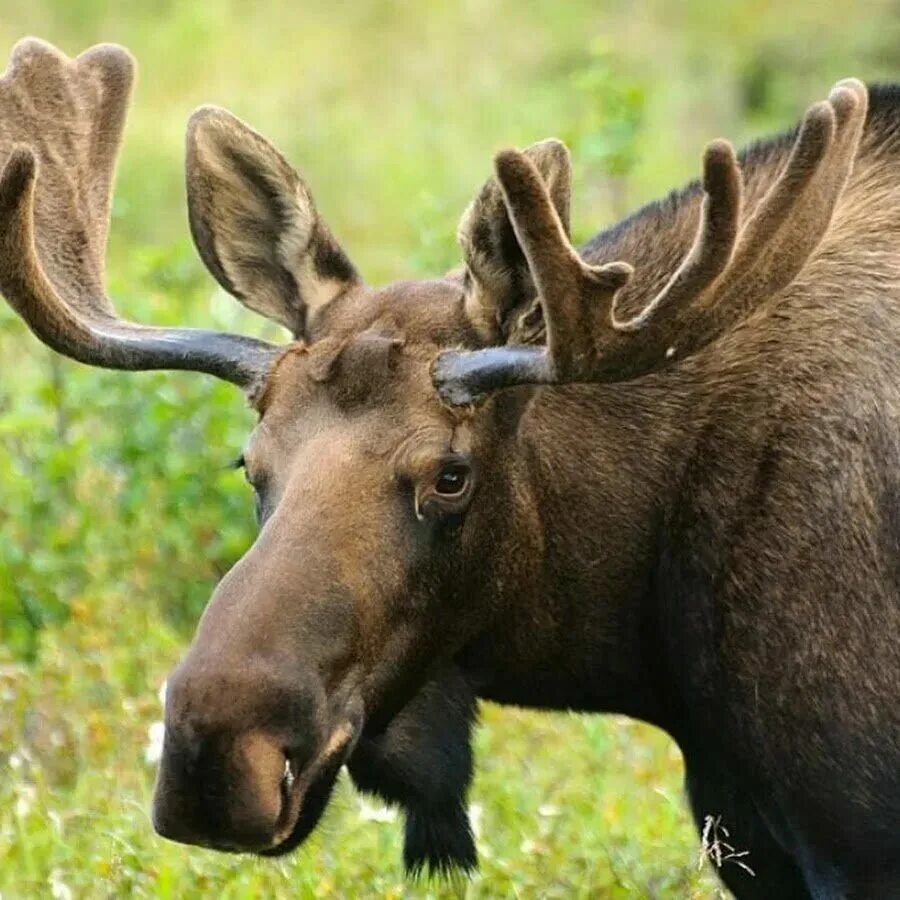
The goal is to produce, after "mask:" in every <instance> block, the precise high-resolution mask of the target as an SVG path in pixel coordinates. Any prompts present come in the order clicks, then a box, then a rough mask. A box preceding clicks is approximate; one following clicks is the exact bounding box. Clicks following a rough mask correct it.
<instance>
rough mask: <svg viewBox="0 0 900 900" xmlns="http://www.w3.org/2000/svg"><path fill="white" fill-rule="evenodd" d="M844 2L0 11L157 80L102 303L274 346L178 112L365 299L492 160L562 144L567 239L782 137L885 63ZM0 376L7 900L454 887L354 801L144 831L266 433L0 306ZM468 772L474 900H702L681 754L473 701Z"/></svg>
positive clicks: (881, 15) (653, 742)
mask: <svg viewBox="0 0 900 900" xmlns="http://www.w3.org/2000/svg"><path fill="white" fill-rule="evenodd" d="M855 9H856V11H857V15H856V16H854V17H851V16H849V15H843V14H842V15H841V16H839V17H838V16H831V14H830V13H829V12H828V11H827V10H825V9H824V8H823V6H822V4H821V3H820V2H818V0H800V2H794V3H791V4H784V3H780V4H778V3H772V2H763V0H732V2H724V3H719V4H716V6H715V14H711V13H710V5H709V3H708V2H707V0H686V2H684V3H678V4H672V3H667V2H664V0H644V2H641V3H634V2H625V0H600V2H598V0H572V2H567V3H566V4H561V3H559V2H557V0H536V2H534V3H530V4H521V3H516V2H514V0H461V2H458V3H453V4H446V3H440V2H438V0H422V2H420V3H417V4H416V5H415V6H414V7H410V6H407V5H405V4H395V3H390V2H387V0H366V2H355V3H344V4H340V3H334V2H324V0H307V2H303V3H299V4H298V3H297V2H295V0H271V2H263V3H259V4H253V5H251V4H247V3H244V2H238V0H203V2H200V0H195V2H175V0H144V2H131V3H124V2H123V3H118V4H114V3H107V2H104V0H30V2H23V0H0V47H2V48H7V47H9V46H11V45H12V43H14V42H15V41H16V40H17V39H19V38H20V37H22V36H24V35H25V34H29V33H32V34H38V35H40V36H42V37H45V38H47V39H48V40H51V41H53V42H55V43H57V44H58V45H60V46H61V47H62V48H63V49H64V50H66V51H67V52H69V53H76V52H78V51H79V50H81V49H83V48H85V47H87V46H89V45H90V44H92V43H95V42H98V41H103V40H112V41H118V42H120V43H123V44H125V45H127V46H128V47H130V48H131V49H132V51H133V52H134V53H135V54H136V56H137V57H138V60H139V63H140V67H141V76H140V79H139V84H138V88H137V91H136V95H135V107H134V110H133V114H132V117H131V120H130V124H129V127H128V131H127V134H126V146H125V151H124V155H123V159H122V165H121V168H120V177H119V184H118V189H117V193H116V200H115V207H114V221H113V225H112V232H113V237H112V244H111V248H110V290H111V294H112V296H114V297H115V298H116V301H117V303H118V304H119V306H120V307H121V309H122V310H123V311H124V312H126V313H127V314H128V315H131V316H134V317H136V318H140V319H143V320H146V321H154V322H159V323H166V322H172V323H176V322H177V323H184V324H194V325H201V324H202V325H212V326H214V327H221V328H230V329H236V330H243V331H245V332H247V333H253V334H260V335H265V336H268V337H275V338H278V337H279V331H278V329H277V328H276V327H275V326H272V325H270V324H266V323H264V322H261V321H260V320H258V319H255V318H254V317H252V316H250V315H249V314H247V313H245V312H243V311H242V310H240V308H239V307H238V306H237V304H235V303H233V302H231V301H230V300H229V299H228V298H227V297H225V296H224V295H223V294H222V293H221V292H220V291H217V290H214V286H213V283H212V281H211V279H210V278H209V277H208V276H207V275H206V274H205V273H204V271H203V269H202V267H201V265H200V263H199V262H198V261H197V259H196V257H195V255H194V253H193V251H192V249H191V248H190V246H189V243H188V241H187V236H186V235H187V229H186V217H185V211H184V200H183V183H182V179H183V174H182V166H183V133H184V124H185V121H186V119H187V117H188V115H189V113H190V111H191V110H192V109H193V108H194V107H195V106H197V105H199V104H201V103H208V102H212V103H218V104H221V105H224V106H228V107H230V108H231V109H233V110H234V111H235V112H236V113H238V114H239V115H241V116H243V117H244V118H246V119H247V120H248V121H249V122H250V123H251V124H253V125H254V126H255V127H257V128H258V129H259V130H261V131H263V132H264V133H266V134H268V135H270V136H271V137H272V138H273V139H274V140H275V141H276V142H277V143H278V144H280V146H281V147H282V148H283V149H284V150H285V152H286V153H287V155H288V156H289V157H290V158H291V159H292V160H293V161H294V162H295V163H296V164H297V165H298V166H299V167H300V168H301V169H302V170H303V172H304V173H305V174H306V175H307V177H308V179H309V181H310V183H311V185H312V187H313V190H314V192H315V195H316V197H317V199H318V201H319V205H320V207H321V209H322V210H323V212H324V213H325V215H326V217H327V218H328V219H329V221H330V222H331V224H332V226H333V228H334V231H335V232H336V234H337V235H339V236H340V238H341V239H342V241H343V242H344V243H345V245H346V247H347V249H348V250H349V251H350V254H351V256H352V257H353V258H354V260H355V261H356V262H357V264H358V266H359V268H360V269H361V271H362V272H363V273H364V274H365V276H366V277H367V278H368V279H369V280H370V281H373V282H375V283H378V282H383V281H386V280H390V279H394V278H402V277H415V276H419V275H422V274H435V273H438V272H440V271H442V270H444V269H446V268H449V267H451V266H452V265H454V264H455V263H456V261H457V258H458V254H457V251H456V249H455V246H454V239H453V235H454V230H455V226H456V222H457V220H458V218H459V215H460V213H461V212H462V210H463V208H464V206H465V205H466V203H467V202H468V200H469V199H470V198H471V196H472V195H473V193H474V192H475V190H476V189H477V188H478V186H479V185H480V184H481V182H482V181H483V179H484V178H485V177H486V176H487V174H488V173H489V171H490V160H491V155H492V153H493V152H494V151H495V150H496V149H498V148H499V147H502V146H505V145H509V144H520V145H521V144H525V143H529V142H531V141H534V140H538V139H540V138H543V137H546V136H548V135H553V134H555V135H558V136H560V137H562V138H564V139H566V140H567V141H568V142H569V143H570V144H571V146H572V148H573V150H574V153H575V166H576V169H575V194H574V197H575V202H574V216H575V230H576V234H577V235H579V236H587V235H588V234H590V233H592V232H593V231H594V230H596V229H597V228H598V227H600V226H602V225H604V224H606V223H609V222H611V221H614V220H615V219H616V218H617V217H619V216H621V215H622V214H623V213H625V212H627V211H628V210H629V209H631V208H634V207H635V206H637V205H638V204H639V203H641V202H643V201H645V200H648V199H650V198H652V197H654V196H657V195H659V194H660V193H662V192H664V191H665V190H667V189H669V188H670V187H673V186H675V185H677V184H679V183H680V182H682V181H684V180H685V179H687V178H692V177H694V175H695V174H696V173H697V166H698V160H699V157H700V151H701V148H702V146H703V144H704V143H705V142H706V141H707V140H709V139H710V138H712V137H714V136H717V135H719V134H726V135H728V136H730V137H732V138H734V139H736V140H739V141H740V140H745V139H748V138H751V137H754V136H758V135H760V134H763V133H765V132H766V131H769V130H771V129H773V128H781V127H784V126H785V125H787V124H790V123H791V122H792V121H793V120H794V119H795V117H796V116H797V115H798V114H799V112H800V111H801V110H802V108H803V107H804V106H805V105H807V104H808V103H809V102H811V101H813V100H815V99H817V98H819V97H822V96H824V94H825V92H826V91H827V89H828V87H829V85H830V84H831V83H832V82H833V81H834V80H836V79H837V78H840V77H843V76H845V75H850V74H853V75H859V76H861V77H864V78H885V77H891V76H896V74H897V72H898V70H900V16H897V14H896V2H895V0H872V2H868V3H866V4H857V5H856V7H855ZM3 52H5V50H4V51H3ZM0 372H2V374H0V462H2V464H0V708H2V715H0V765H2V766H3V775H2V777H0V894H2V898H3V900H10V898H31V897H37V896H48V895H53V896H56V897H61V898H65V897H68V896H70V894H69V892H71V896H72V897H90V898H94V897H117V898H118V897H130V896H134V897H158V898H168V897H172V898H175V897H178V898H180V897H196V896H207V895H208V896H214V897H225V898H229V897H234V898H238V897H241V898H243V897H257V896H281V897H295V896H299V897H329V896H339V897H356V896H372V897H399V896H414V895H417V894H420V895H430V896H455V895H456V894H457V893H458V892H459V885H451V884H443V883H432V884H428V883H420V884H418V885H410V884H408V883H407V882H405V881H404V878H403V874H402V869H401V866H400V845H401V828H400V824H399V823H398V822H397V821H386V822H383V821H369V820H368V819H371V818H372V816H371V815H369V814H367V813H366V812H365V810H361V807H360V801H359V798H358V797H357V796H356V795H355V794H354V792H353V790H352V788H351V787H350V786H349V785H348V784H346V783H342V784H341V785H340V787H339V790H338V792H337V796H336V799H335V801H334V803H333V804H332V807H331V809H330V811H329V813H328V814H327V816H326V819H325V821H324V823H323V825H322V826H321V828H320V829H319V830H318V831H317V833H316V834H315V836H314V837H313V839H312V840H311V841H310V842H309V844H308V845H307V846H305V847H304V848H303V849H302V850H300V851H299V852H298V853H297V854H296V855H295V856H294V857H292V858H291V859H289V860H287V861H283V862H263V861H259V860H253V859H245V858H230V857H224V856H219V855H215V854H212V853H206V852H203V851H199V850H191V849H187V848H183V847H179V846H176V845H174V844H169V843H166V842H164V841H162V840H159V839H157V838H156V837H154V835H153V833H152V829H151V827H150V823H149V819H148V808H149V800H150V793H151V789H152V781H153V767H152V765H150V764H148V763H147V762H146V761H145V757H144V754H145V748H146V746H147V743H148V731H149V729H150V727H151V725H152V724H153V723H154V722H156V721H158V720H159V718H160V712H161V711H160V707H159V702H158V700H157V696H156V694H157V691H158V688H159V685H160V683H161V682H162V680H163V679H164V677H165V675H166V673H167V672H168V671H169V669H170V668H171V667H172V665H173V664H174V663H175V662H176V660H177V659H178V657H179V655H180V654H181V653H182V652H183V650H184V648H185V647H186V645H187V643H188V641H189V640H190V635H191V633H192V630H193V627H194V625H195V623H196V620H197V617H198V615H199V613H200V611H201V610H202V608H203V604H204V603H205V602H206V599H207V598H208V597H209V594H210V593H211V591H212V588H213V586H214V584H215V582H216V580H217V579H218V578H219V577H221V574H222V573H223V572H224V571H226V570H227V569H228V567H229V566H230V565H232V564H233V562H234V561H235V560H236V559H237V558H238V557H239V556H240V554H241V553H242V552H243V551H244V550H245V549H246V548H247V546H249V544H250V542H251V541H252V537H253V525H252V516H251V509H250V507H251V502H250V498H249V496H248V494H247V489H246V487H245V486H244V485H243V484H242V482H241V479H240V476H239V475H237V474H235V473H233V472H229V471H226V470H224V469H223V466H224V464H225V463H226V462H227V461H228V460H229V459H231V458H233V457H234V456H235V455H236V454H237V452H238V451H239V449H240V447H241V444H242V441H243V439H244V436H245V435H246V433H247V431H248V429H249V427H250V426H251V424H252V417H251V415H250V414H249V412H248V411H247V410H246V409H245V408H243V407H242V405H241V401H240V399H239V398H238V397H237V396H235V392H233V391H232V390H231V389H230V388H228V387H227V386H224V385H218V384H213V383H212V382H210V381H209V380H207V379H204V378H201V377H193V376H190V375H184V374H181V375H165V374H153V375H140V376H127V375H120V374H116V373H108V372H97V371H92V370H89V369H86V368H84V367H80V366H77V365H74V364H71V363H67V362H64V361H60V360H57V359H56V358H54V357H53V356H52V355H51V354H50V353H48V352H47V351H45V350H44V349H43V348H41V347H40V346H38V345H37V343H36V342H35V341H34V340H33V339H31V337H30V336H29V335H28V334H27V332H26V330H25V329H24V328H23V327H22V325H21V324H20V323H19V322H18V321H17V320H16V319H15V317H14V316H13V315H12V314H11V313H10V312H9V311H8V310H7V309H6V308H5V307H4V306H2V304H0ZM477 759H478V777H477V780H476V783H475V785H474V788H473V791H472V795H471V802H472V804H473V806H474V807H475V809H476V810H478V811H479V815H478V817H477V818H478V821H479V840H478V843H479V848H480V852H481V859H482V866H481V871H480V873H479V874H478V875H477V876H476V877H475V878H474V879H473V881H472V882H471V884H470V886H469V895H470V896H473V897H501V896H519V897H538V896H540V897H613V898H614V897H654V898H686V897H711V896H715V894H716V892H717V887H716V883H715V881H714V880H713V879H712V878H711V876H710V875H709V873H708V872H707V871H706V868H707V867H704V868H703V870H702V871H701V870H700V868H699V867H698V859H699V842H698V840H697V837H696V834H695V832H694V829H693V827H692V825H691V823H690V821H689V818H688V816H687V813H686V810H685V807H684V801H683V799H682V788H681V781H682V767H681V761H680V757H679V754H678V752H677V750H676V749H675V748H674V746H673V745H672V743H671V742H670V741H669V740H668V739H667V738H666V737H665V736H664V735H662V734H660V733H659V732H657V731H655V730H654V729H652V728H649V727H648V726H644V725H640V724H636V723H633V722H629V721H627V720H625V719H621V718H617V717H594V718H589V717H578V716H572V715H539V714H533V713H526V712H521V711H513V710H500V709H497V708H495V707H490V706H488V707H486V708H485V709H484V710H483V715H482V725H481V727H480V728H479V730H478V735H477ZM376 818H381V816H377V817H376ZM749 862H750V864H751V865H752V860H750V861H749ZM726 864H727V863H726Z"/></svg>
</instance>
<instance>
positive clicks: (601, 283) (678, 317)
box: [432, 80, 868, 405]
mask: <svg viewBox="0 0 900 900" xmlns="http://www.w3.org/2000/svg"><path fill="white" fill-rule="evenodd" d="M867 105H868V95H867V92H866V88H865V85H863V84H862V83H861V82H859V81H856V80H847V81H842V82H840V83H838V84H837V85H835V87H834V88H833V89H832V91H831V94H830V96H829V98H828V100H827V101H823V102H821V103H817V104H815V105H814V106H812V107H811V108H810V109H809V110H808V112H807V113H806V116H805V117H804V119H803V122H802V124H801V126H800V130H799V133H798V135H797V138H796V141H795V143H794V146H793V148H792V150H791V153H790V157H789V158H788V161H787V163H786V165H785V167H784V170H783V171H782V173H781V174H780V176H779V177H778V178H777V179H776V181H775V182H774V184H773V185H772V186H771V188H770V189H769V191H768V193H767V194H766V195H765V196H764V197H763V198H762V200H761V201H760V202H759V204H758V205H757V207H756V208H755V209H754V210H753V212H752V214H751V215H750V216H749V217H748V218H747V220H746V221H745V222H744V224H743V226H740V225H739V223H740V220H741V197H742V182H741V173H740V169H739V166H738V163H737V160H736V158H735V154H734V150H733V149H732V147H731V145H730V144H729V143H728V142H727V141H722V140H719V141H715V142H713V143H712V144H710V145H709V146H708V147H707V149H706V153H705V154H704V159H703V191H704V198H703V205H702V211H701V216H700V225H699V227H698V230H697V236H696V239H695V241H694V244H693V247H692V248H691V250H690V252H689V253H688V255H687V257H686V258H685V260H684V261H683V262H682V264H681V266H680V267H679V268H678V269H677V270H676V272H675V273H674V275H672V277H671V278H670V279H669V281H668V283H667V284H666V285H665V287H663V289H662V290H661V291H660V292H659V293H658V294H657V295H656V296H655V297H653V299H652V300H650V302H649V303H647V304H646V306H645V307H644V308H643V310H642V311H641V312H640V313H639V314H638V315H636V316H634V317H633V318H630V319H626V320H623V319H621V318H620V317H619V315H618V310H617V306H616V295H617V292H618V291H619V289H620V288H621V287H623V286H624V285H625V284H626V283H627V281H628V280H629V278H630V277H631V273H632V269H631V266H630V265H628V264H627V263H623V262H614V263H608V264H606V265H603V266H592V265H588V264H587V263H585V262H584V261H583V260H582V259H581V257H580V256H579V255H578V253H577V252H576V251H575V249H574V248H573V247H572V245H571V244H570V243H569V240H568V238H567V236H566V233H565V231H564V229H563V227H562V225H561V223H560V221H559V218H558V216H557V215H556V212H555V209H554V207H553V204H552V202H551V201H550V198H549V197H548V194H547V189H546V187H545V185H544V183H543V181H542V179H541V177H540V175H539V174H538V172H537V171H536V169H535V168H534V166H533V165H532V164H531V162H530V161H529V160H528V159H527V158H526V157H525V156H523V155H522V154H521V153H519V152H517V151H513V150H509V151H505V152H503V153H500V154H499V155H498V156H497V158H496V160H495V168H496V176H497V180H498V182H499V184H500V187H501V190H502V191H503V195H504V199H505V201H506V205H507V210H508V212H509V217H510V220H511V221H512V223H513V227H514V229H515V232H516V236H517V238H518V240H519V243H520V245H521V247H522V250H523V252H524V253H525V257H526V259H527V260H528V265H529V268H530V270H531V274H532V276H533V278H534V282H535V285H536V286H537V289H538V293H539V296H540V299H541V304H542V306H543V308H544V318H545V321H546V326H547V346H546V348H544V349H540V348H535V347H492V348H489V349H486V350H476V351H472V352H457V351H448V352H445V353H443V354H441V355H440V356H439V357H438V358H437V359H436V360H435V364H434V367H433V373H432V374H433V377H434V382H435V386H436V387H437V389H438V391H439V393H440V394H441V396H442V398H443V399H444V400H445V401H446V402H447V403H450V404H453V405H466V404H469V403H473V402H475V401H477V400H478V399H479V398H481V397H483V396H484V395H486V394H487V393H489V392H490V391H492V390H497V389H500V388H504V387H511V386H514V385H518V384H563V383H568V382H579V381H607V382H611V381H625V380H628V379H631V378H635V377H637V376H639V375H642V374H645V373H648V372H652V371H654V370H656V369H658V368H660V367H661V366H663V365H665V364H666V362H667V361H668V360H671V359H672V358H674V357H676V356H677V357H684V356H688V355H690V354H691V353H694V352H696V351H697V350H699V349H700V348H702V347H703V346H705V345H706V344H708V343H710V342H711V341H713V340H714V339H715V338H716V337H718V336H719V335H721V334H723V333H724V332H725V331H727V330H728V329H729V328H730V327H732V326H733V325H734V324H735V323H736V322H738V321H740V319H741V318H742V317H744V316H745V315H746V314H747V312H748V309H749V308H751V307H752V305H753V304H754V303H756V302H758V301H759V300H761V299H765V298H766V297H771V296H773V295H774V294H776V293H777V292H778V291H780V290H781V289H782V288H784V287H786V286H787V285H788V284H790V283H791V281H793V280H794V278H795V277H796V276H797V274H798V273H799V272H800V270H801V269H802V268H803V266H804V265H805V263H806V261H807V259H808V258H809V256H810V254H811V253H812V252H813V251H814V250H815V249H816V247H817V246H818V245H819V243H820V241H821V240H822V238H823V237H824V235H825V233H826V232H827V230H828V226H829V224H830V222H831V217H832V214H833V212H834V209H835V207H836V205H837V203H838V200H839V199H840V196H841V193H842V192H843V189H844V186H845V185H846V183H847V179H848V177H849V175H850V172H851V170H852V168H853V162H854V160H855V158H856V153H857V149H858V147H859V142H860V138H861V136H862V132H863V126H864V124H865V119H866V110H867Z"/></svg>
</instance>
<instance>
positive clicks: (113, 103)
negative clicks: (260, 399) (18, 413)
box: [0, 38, 278, 391]
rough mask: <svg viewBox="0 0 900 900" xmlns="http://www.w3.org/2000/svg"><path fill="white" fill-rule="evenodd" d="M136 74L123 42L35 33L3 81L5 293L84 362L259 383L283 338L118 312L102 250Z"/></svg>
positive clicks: (1, 255) (59, 346)
mask: <svg viewBox="0 0 900 900" xmlns="http://www.w3.org/2000/svg"><path fill="white" fill-rule="evenodd" d="M133 79H134V62H133V60H132V58H131V56H130V55H129V53H128V52H127V51H126V50H125V49H123V48H122V47H116V46H114V45H111V44H104V45H100V46H98V47H94V48H92V49H91V50H88V51H87V52H85V53H83V54H82V55H81V56H79V57H77V58H76V59H68V58H67V57H66V56H64V55H63V54H62V53H60V52H59V51H58V50H56V49H55V48H54V47H51V46H50V45H49V44H46V43H44V42H43V41H39V40H36V39H34V38H28V39H26V40H24V41H21V42H20V43H18V44H17V45H16V46H15V48H14V49H13V52H12V57H11V60H10V64H9V68H8V69H7V71H6V73H5V74H4V76H3V78H2V79H0V170H2V174H0V292H2V293H3V295H4V296H5V297H6V299H7V300H8V301H9V303H10V305H11V306H12V307H13V309H15V310H16V312H18V313H19V315H20V316H21V317H22V318H23V319H24V320H25V321H26V323H27V324H28V326H29V327H30V328H31V330H32V331H33V332H34V333H35V334H36V335H37V336H38V337H39V338H40V339H41V340H42V341H43V342H44V343H46V344H48V345H49V346H50V347H52V348H53V349H55V350H57V351H59V352H60V353H64V354H66V355H67V356H70V357H72V358H74V359H77V360H80V361H81V362H85V363H89V364H92V365H98V366H105V367H108V368H116V369H130V370H143V369H187V370H193V371H201V372H208V373H210V374H212V375H215V376H217V377H219V378H223V379H225V380H227V381H231V382H233V383H234V384H238V385H240V386H242V387H245V388H248V389H250V390H251V391H252V390H254V389H255V387H256V386H257V385H258V384H259V383H260V381H261V379H262V378H263V376H264V375H265V373H266V372H267V371H268V368H269V366H270V365H271V363H272V361H273V359H274V358H275V356H276V355H277V352H278V351H277V348H275V347H272V346H271V345H269V344H265V343H264V342H261V341H256V340H252V339H250V338H243V337H239V336H236V335H228V334H218V333H216V332H207V331H199V330H193V329H186V328H152V327H149V326H144V325H137V324H134V323H131V322H127V321H124V320H122V319H120V318H119V317H118V316H117V315H116V313H115V310H114V309H113V306H112V304H111V303H110V301H109V300H108V299H107V296H106V292H105V287H104V277H103V273H104V258H105V253H106V239H107V230H108V227H109V216H110V203H111V191H112V183H113V177H114V174H115V166H116V158H117V156H118V151H119V146H120V143H121V138H122V129H123V126H124V123H125V115H126V112H127V109H128V103H129V99H130V95H131V85H132V81H133Z"/></svg>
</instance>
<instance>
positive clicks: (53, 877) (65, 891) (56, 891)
mask: <svg viewBox="0 0 900 900" xmlns="http://www.w3.org/2000/svg"><path fill="white" fill-rule="evenodd" d="M47 881H49V882H50V895H51V896H52V897H53V900H72V888H70V887H69V886H68V885H67V884H66V883H65V882H64V881H63V880H62V877H61V874H60V871H59V869H54V870H53V871H52V872H51V873H50V877H49V878H48V879H47Z"/></svg>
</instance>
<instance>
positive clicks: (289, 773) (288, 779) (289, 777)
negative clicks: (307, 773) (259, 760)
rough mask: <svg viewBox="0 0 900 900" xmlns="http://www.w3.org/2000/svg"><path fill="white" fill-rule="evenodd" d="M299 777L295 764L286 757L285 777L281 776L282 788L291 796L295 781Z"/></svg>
mask: <svg viewBox="0 0 900 900" xmlns="http://www.w3.org/2000/svg"><path fill="white" fill-rule="evenodd" d="M296 779H297V775H296V773H295V772H294V768H293V763H292V762H291V759H290V757H289V756H287V755H285V759H284V775H282V776H281V786H282V787H283V788H284V792H285V793H286V794H289V793H290V792H291V788H292V787H293V786H294V781H296Z"/></svg>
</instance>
